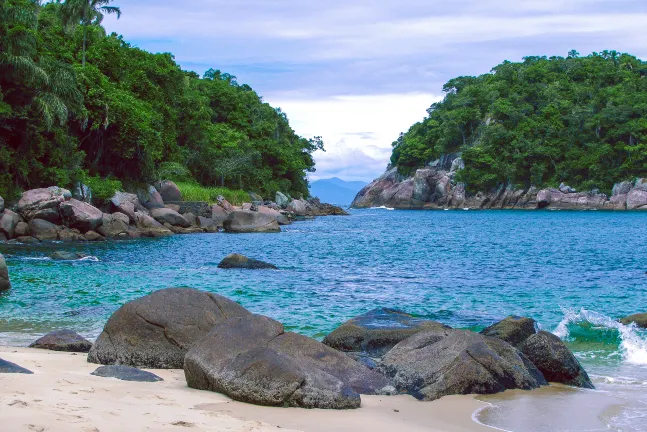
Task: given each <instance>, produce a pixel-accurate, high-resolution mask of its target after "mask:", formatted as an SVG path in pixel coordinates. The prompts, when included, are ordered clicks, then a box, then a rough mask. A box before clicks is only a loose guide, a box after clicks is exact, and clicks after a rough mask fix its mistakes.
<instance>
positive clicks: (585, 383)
mask: <svg viewBox="0 0 647 432" xmlns="http://www.w3.org/2000/svg"><path fill="white" fill-rule="evenodd" d="M519 349H520V350H521V352H523V353H524V354H525V355H526V356H527V357H528V359H530V361H531V362H532V363H533V364H534V365H535V366H537V369H539V370H540V371H541V372H542V373H543V375H544V377H546V379H547V380H548V381H549V382H557V383H562V384H567V385H571V386H575V387H584V388H589V389H592V388H594V387H593V383H591V380H590V379H589V376H588V375H587V373H586V371H585V370H584V368H582V366H581V365H580V362H578V361H577V359H576V358H575V356H574V355H573V353H572V352H571V350H570V349H568V347H567V346H566V344H565V343H564V342H562V340H561V339H560V338H558V337H557V336H555V335H554V334H552V333H549V332H547V331H540V332H539V333H536V334H534V335H532V336H530V337H529V338H528V339H526V340H525V341H524V342H523V343H521V344H520V345H519Z"/></svg>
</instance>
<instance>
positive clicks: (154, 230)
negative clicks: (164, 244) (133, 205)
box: [135, 211, 173, 237]
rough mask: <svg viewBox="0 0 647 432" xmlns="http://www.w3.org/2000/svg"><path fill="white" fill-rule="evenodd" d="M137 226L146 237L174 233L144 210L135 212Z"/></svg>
mask: <svg viewBox="0 0 647 432" xmlns="http://www.w3.org/2000/svg"><path fill="white" fill-rule="evenodd" d="M135 226H137V228H138V229H139V230H140V231H141V233H142V234H143V235H144V236H146V237H164V236H170V235H173V233H172V232H171V230H169V229H168V228H166V227H165V226H164V225H162V224H161V223H159V222H158V221H156V220H155V219H153V218H152V217H150V216H149V215H147V214H145V213H142V212H139V211H137V212H135Z"/></svg>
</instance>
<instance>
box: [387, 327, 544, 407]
mask: <svg viewBox="0 0 647 432" xmlns="http://www.w3.org/2000/svg"><path fill="white" fill-rule="evenodd" d="M378 370H379V371H381V372H382V373H384V374H385V375H387V376H389V377H392V378H393V381H394V383H395V386H396V388H397V389H398V390H399V391H401V392H404V393H408V394H411V395H413V396H414V397H416V398H417V399H421V400H435V399H438V398H441V397H443V396H447V395H454V394H472V393H476V394H489V393H498V392H502V391H504V390H508V389H526V390H527V389H533V388H537V387H539V386H541V385H545V384H546V380H545V379H544V377H543V376H542V374H541V372H539V370H537V368H536V367H535V366H534V365H533V364H532V363H531V362H530V361H529V360H528V359H527V358H526V357H525V356H524V355H523V354H521V353H520V352H519V351H518V350H517V349H515V348H514V347H512V346H511V345H509V344H508V343H506V342H504V341H502V340H500V339H496V338H491V337H487V336H483V335H480V334H478V333H474V332H470V331H466V330H451V329H435V330H430V331H425V332H420V333H417V334H415V335H413V336H411V337H409V338H408V339H405V340H404V341H402V342H400V343H399V344H398V345H396V346H395V347H394V348H393V349H392V350H391V351H389V352H388V353H387V354H386V355H385V356H384V358H383V359H382V362H381V363H380V365H379V366H378Z"/></svg>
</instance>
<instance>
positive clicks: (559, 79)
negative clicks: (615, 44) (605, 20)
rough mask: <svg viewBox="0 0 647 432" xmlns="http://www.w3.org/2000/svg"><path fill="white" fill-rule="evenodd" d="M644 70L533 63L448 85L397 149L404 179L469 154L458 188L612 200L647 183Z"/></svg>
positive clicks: (623, 57) (570, 61)
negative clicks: (630, 182)
mask: <svg viewBox="0 0 647 432" xmlns="http://www.w3.org/2000/svg"><path fill="white" fill-rule="evenodd" d="M646 76H647V63H646V62H644V61H642V60H640V59H638V58H636V57H634V56H631V55H629V54H621V53H618V52H616V51H604V52H602V53H593V54H591V55H589V56H586V57H580V56H579V54H578V53H577V52H575V51H572V52H571V53H569V55H568V56H567V57H551V58H547V57H526V58H524V60H523V62H520V63H512V62H508V61H506V62H504V63H502V64H500V65H498V66H496V67H495V68H494V69H493V70H492V72H491V73H488V74H485V75H481V76H478V77H471V76H464V77H458V78H454V79H452V80H450V81H449V82H448V83H447V84H445V86H444V87H443V91H444V92H445V98H444V99H443V100H442V101H441V102H438V103H434V104H433V105H431V107H430V108H429V109H428V110H427V112H428V116H427V118H425V119H424V120H423V121H422V122H420V123H416V124H415V125H413V126H412V127H411V128H410V129H409V131H408V132H407V133H404V134H402V135H401V136H400V137H399V138H398V140H397V141H395V142H394V143H393V154H392V156H391V163H392V164H393V165H394V166H397V167H398V169H399V171H400V172H401V173H403V174H412V173H413V172H414V171H415V169H417V168H420V167H422V166H424V165H426V164H428V163H429V162H431V161H433V160H435V159H437V158H439V157H440V156H441V155H442V154H448V153H456V152H462V158H463V160H464V162H465V169H464V170H462V171H461V172H460V173H459V176H458V178H457V180H459V181H463V182H465V183H466V184H467V187H468V189H471V190H472V191H477V190H488V189H491V188H493V187H496V186H497V185H500V184H512V185H515V186H521V187H528V186H530V185H534V186H538V187H541V186H553V187H554V186H557V185H559V184H560V183H561V182H566V183H568V184H569V185H571V186H576V187H577V188H578V189H586V190H590V189H594V188H598V189H600V190H603V191H605V192H607V193H609V192H611V188H612V185H613V184H614V183H615V182H618V181H621V180H625V179H633V178H635V177H644V176H647V120H646V119H647V79H646V78H645V77H646Z"/></svg>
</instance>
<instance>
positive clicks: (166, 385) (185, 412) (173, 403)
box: [0, 347, 493, 432]
mask: <svg viewBox="0 0 647 432" xmlns="http://www.w3.org/2000/svg"><path fill="white" fill-rule="evenodd" d="M0 358H2V359H4V360H7V361H11V362H13V363H16V364H18V365H20V366H22V367H25V368H27V369H29V370H31V371H33V372H34V374H33V375H22V374H2V375H0V422H1V424H0V430H3V431H4V430H6V431H11V432H21V431H56V432H57V431H61V432H73V431H82V432H93V431H100V432H105V431H182V430H187V431H249V432H252V431H254V432H264V431H270V430H271V431H276V430H277V428H281V430H286V431H295V430H300V431H307V432H319V431H322V432H323V431H326V432H327V431H358V430H359V431H361V430H367V431H371V432H381V431H385V432H386V431H389V432H393V431H414V432H415V431H432V432H433V431H443V432H472V431H474V432H479V431H492V430H493V429H492V428H489V427H486V426H482V425H479V424H477V423H475V422H474V421H473V420H472V414H473V413H474V412H475V411H477V410H479V409H481V408H483V407H485V406H486V404H485V403H483V402H480V401H478V400H476V399H475V398H474V397H473V396H451V397H446V398H443V399H441V400H438V401H435V402H420V401H417V400H415V399H414V398H412V397H410V396H395V397H385V396H362V407H361V408H360V409H357V410H349V411H331V410H305V409H298V408H270V407H259V406H255V405H249V404H244V403H240V402H234V401H232V400H231V399H229V398H227V397H226V396H223V395H220V394H217V393H212V392H205V391H199V390H194V389H190V388H188V387H187V386H186V382H185V380H184V372H183V371H181V370H155V371H151V372H154V373H156V374H157V375H159V376H160V377H162V378H163V379H164V381H163V382H157V383H137V382H127V381H120V380H116V379H111V378H101V377H96V376H92V375H90V373H91V372H92V371H94V370H95V369H96V368H97V366H98V365H95V364H89V363H87V362H86V356H85V355H83V354H76V355H75V354H68V353H58V352H52V351H43V350H35V349H29V348H12V347H0Z"/></svg>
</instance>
